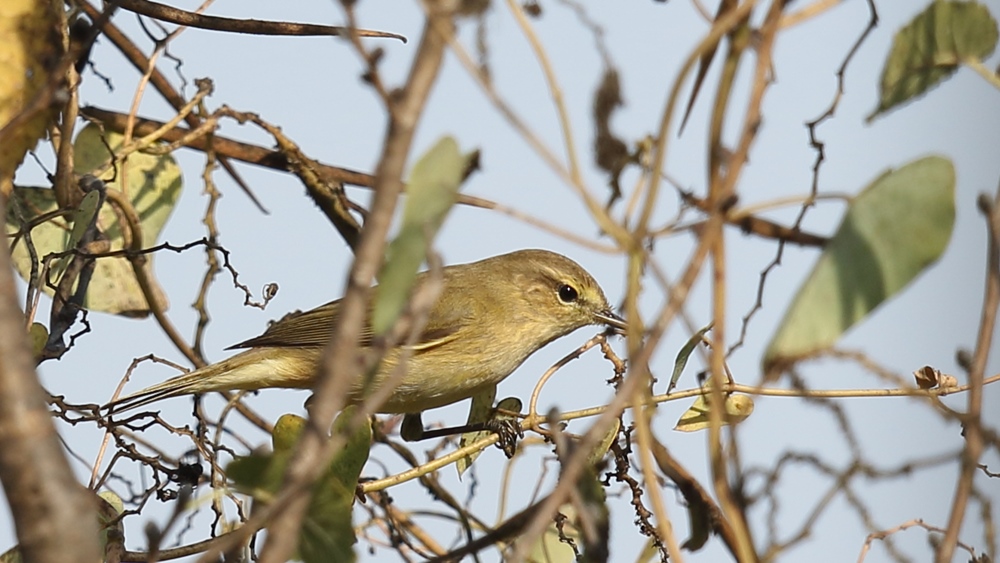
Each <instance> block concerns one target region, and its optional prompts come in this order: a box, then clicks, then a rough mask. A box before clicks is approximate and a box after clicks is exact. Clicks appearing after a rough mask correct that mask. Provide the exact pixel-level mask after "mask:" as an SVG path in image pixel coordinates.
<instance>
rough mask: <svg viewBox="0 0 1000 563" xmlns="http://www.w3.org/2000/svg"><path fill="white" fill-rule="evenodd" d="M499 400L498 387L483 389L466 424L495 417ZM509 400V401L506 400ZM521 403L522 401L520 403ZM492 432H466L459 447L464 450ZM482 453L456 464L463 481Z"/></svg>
mask: <svg viewBox="0 0 1000 563" xmlns="http://www.w3.org/2000/svg"><path fill="white" fill-rule="evenodd" d="M496 398H497V386H496V385H490V386H489V387H488V388H486V389H483V390H482V391H480V392H479V393H476V394H475V395H473V396H472V403H471V404H470V405H469V417H468V419H466V421H465V423H466V424H479V423H482V422H486V421H487V420H489V419H490V417H491V416H493V401H494V400H495V399H496ZM504 400H509V399H504ZM518 403H520V401H518ZM517 411H518V412H521V405H520V404H518V407H517ZM489 433H490V432H489V431H488V430H480V431H478V432H466V433H464V434H462V436H461V437H460V438H459V439H458V447H459V448H464V447H465V446H468V445H469V444H474V443H476V442H478V441H479V440H481V439H482V438H485V437H486V436H487V435H488V434H489ZM481 453H483V452H482V451H478V452H473V453H471V454H469V455H467V456H465V457H463V458H462V459H460V460H458V461H457V462H455V469H457V470H458V478H459V479H461V478H462V475H463V474H464V473H465V472H466V471H468V469H469V468H470V467H472V462H474V461H476V458H477V457H479V454H481Z"/></svg>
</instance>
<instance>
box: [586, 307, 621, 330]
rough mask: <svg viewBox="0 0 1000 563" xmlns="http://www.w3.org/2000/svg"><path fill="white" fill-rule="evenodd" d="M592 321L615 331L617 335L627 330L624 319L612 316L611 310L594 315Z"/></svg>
mask: <svg viewBox="0 0 1000 563" xmlns="http://www.w3.org/2000/svg"><path fill="white" fill-rule="evenodd" d="M594 319H595V320H597V321H598V322H601V323H604V324H606V325H608V326H609V327H611V328H613V329H615V333H617V334H625V331H627V330H628V325H627V324H626V323H625V319H623V318H621V317H619V316H618V315H616V314H614V313H613V312H612V311H611V309H608V310H605V311H600V312H597V313H594Z"/></svg>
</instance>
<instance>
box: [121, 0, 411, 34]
mask: <svg viewBox="0 0 1000 563" xmlns="http://www.w3.org/2000/svg"><path fill="white" fill-rule="evenodd" d="M118 6H119V7H121V8H122V9H125V10H129V11H130V12H135V13H137V14H141V15H144V16H149V17H151V18H154V19H158V20H160V21H165V22H170V23H175V24H177V25H184V26H187V27H195V28H199V29H208V30H212V31H226V32H230V33H247V34H253V35H297V36H315V35H321V36H326V35H333V36H341V35H347V34H348V28H346V27H338V26H332V25H318V24H311V23H293V22H276V21H263V20H253V19H250V20H241V19H234V18H222V17H218V16H206V15H204V14H198V13H195V12H188V11H186V10H179V9H177V8H173V7H171V6H167V5H165V4H158V3H156V2H150V1H148V0H120V1H119V2H118ZM351 33H357V34H358V35H360V36H361V37H377V38H386V39H399V40H400V41H402V42H403V43H406V37H403V36H402V35H399V34H396V33H390V32H388V31H372V30H368V29H358V30H351Z"/></svg>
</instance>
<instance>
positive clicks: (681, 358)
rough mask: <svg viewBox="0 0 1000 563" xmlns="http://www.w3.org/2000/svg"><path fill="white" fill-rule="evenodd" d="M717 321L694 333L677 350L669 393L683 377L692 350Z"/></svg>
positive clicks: (668, 388)
mask: <svg viewBox="0 0 1000 563" xmlns="http://www.w3.org/2000/svg"><path fill="white" fill-rule="evenodd" d="M713 324H715V323H708V326H706V327H705V328H703V329H701V330H699V331H698V332H696V333H694V335H693V336H691V338H688V341H687V342H685V343H684V346H682V347H681V349H680V351H679V352H677V358H676V359H674V372H673V373H672V374H670V385H668V386H667V394H668V395H669V394H670V392H671V391H673V390H674V387H676V386H677V381H678V380H680V378H681V373H683V372H684V366H686V365H687V361H688V358H690V357H691V352H694V349H695V347H696V346H698V344H700V343H701V341H702V339H704V338H705V334H706V333H707V332H708V331H710V330H712V325H713Z"/></svg>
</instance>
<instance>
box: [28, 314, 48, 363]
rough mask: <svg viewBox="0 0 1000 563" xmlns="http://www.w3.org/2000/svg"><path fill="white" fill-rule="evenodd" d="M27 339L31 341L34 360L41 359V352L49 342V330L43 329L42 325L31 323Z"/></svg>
mask: <svg viewBox="0 0 1000 563" xmlns="http://www.w3.org/2000/svg"><path fill="white" fill-rule="evenodd" d="M28 338H30V339H31V352H32V353H33V354H34V355H35V358H41V357H42V350H44V349H45V344H46V343H47V342H48V341H49V329H47V328H45V325H43V324H42V323H31V328H29V329H28Z"/></svg>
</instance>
